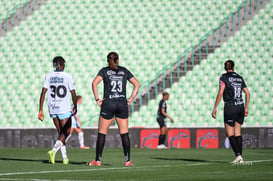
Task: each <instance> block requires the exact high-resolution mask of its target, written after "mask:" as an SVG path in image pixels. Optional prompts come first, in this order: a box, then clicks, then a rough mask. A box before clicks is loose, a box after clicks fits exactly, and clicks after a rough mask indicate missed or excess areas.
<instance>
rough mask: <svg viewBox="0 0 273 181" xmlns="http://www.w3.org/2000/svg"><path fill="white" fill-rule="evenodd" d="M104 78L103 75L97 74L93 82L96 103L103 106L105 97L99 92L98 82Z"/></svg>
mask: <svg viewBox="0 0 273 181" xmlns="http://www.w3.org/2000/svg"><path fill="white" fill-rule="evenodd" d="M102 80H103V78H102V77H101V76H96V77H95V79H94V80H93V82H92V91H93V94H94V97H95V100H96V103H97V104H98V105H99V106H101V104H102V101H103V99H100V98H99V94H98V84H99V83H100V82H101V81H102Z"/></svg>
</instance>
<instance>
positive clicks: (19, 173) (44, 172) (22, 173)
mask: <svg viewBox="0 0 273 181" xmlns="http://www.w3.org/2000/svg"><path fill="white" fill-rule="evenodd" d="M169 166H171V165H156V166H145V167H135V166H133V167H113V168H95V169H91V168H89V169H78V170H50V171H38V172H12V173H0V176H10V175H30V174H46V173H67V172H93V171H105V170H124V169H146V168H158V167H169Z"/></svg>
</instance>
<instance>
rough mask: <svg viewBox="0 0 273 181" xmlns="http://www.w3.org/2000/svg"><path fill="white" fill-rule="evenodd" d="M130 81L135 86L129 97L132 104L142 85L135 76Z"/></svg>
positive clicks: (128, 101)
mask: <svg viewBox="0 0 273 181" xmlns="http://www.w3.org/2000/svg"><path fill="white" fill-rule="evenodd" d="M129 82H130V83H131V84H132V85H133V86H134V88H133V91H132V94H131V96H130V97H129V99H128V100H127V103H128V105H130V104H131V103H132V101H133V100H134V98H135V97H136V96H137V93H138V90H139V87H140V83H139V82H138V80H137V79H136V78H135V77H132V78H131V79H130V80H129Z"/></svg>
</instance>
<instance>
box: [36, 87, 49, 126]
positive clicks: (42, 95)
mask: <svg viewBox="0 0 273 181" xmlns="http://www.w3.org/2000/svg"><path fill="white" fill-rule="evenodd" d="M46 92H47V89H46V88H44V87H43V89H42V91H41V95H40V103H39V113H38V119H39V120H41V121H43V120H44V112H43V106H44V101H45V95H46Z"/></svg>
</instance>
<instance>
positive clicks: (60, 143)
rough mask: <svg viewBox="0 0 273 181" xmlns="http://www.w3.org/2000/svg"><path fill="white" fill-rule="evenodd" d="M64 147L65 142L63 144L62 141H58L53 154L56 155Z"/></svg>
mask: <svg viewBox="0 0 273 181" xmlns="http://www.w3.org/2000/svg"><path fill="white" fill-rule="evenodd" d="M62 146H63V142H61V141H60V140H57V141H56V143H55V145H54V146H53V148H52V150H53V152H54V153H55V154H56V153H57V151H58V150H59V149H60V148H61V147H62Z"/></svg>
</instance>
